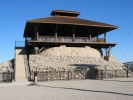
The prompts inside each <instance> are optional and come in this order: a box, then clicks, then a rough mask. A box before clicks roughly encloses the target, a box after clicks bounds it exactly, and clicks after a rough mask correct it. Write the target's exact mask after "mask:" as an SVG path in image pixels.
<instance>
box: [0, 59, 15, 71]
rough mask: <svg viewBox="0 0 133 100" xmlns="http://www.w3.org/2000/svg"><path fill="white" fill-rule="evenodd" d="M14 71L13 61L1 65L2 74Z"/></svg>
mask: <svg viewBox="0 0 133 100" xmlns="http://www.w3.org/2000/svg"><path fill="white" fill-rule="evenodd" d="M12 70H13V68H12V63H11V61H9V60H8V61H5V62H3V63H1V64H0V73H2V72H8V71H9V72H11V71H12Z"/></svg>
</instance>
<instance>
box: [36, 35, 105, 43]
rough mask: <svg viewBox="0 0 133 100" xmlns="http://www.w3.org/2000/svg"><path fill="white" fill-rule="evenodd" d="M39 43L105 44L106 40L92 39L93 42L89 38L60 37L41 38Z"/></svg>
mask: <svg viewBox="0 0 133 100" xmlns="http://www.w3.org/2000/svg"><path fill="white" fill-rule="evenodd" d="M38 41H50V42H52V41H59V42H105V39H104V38H92V39H91V41H90V40H89V38H88V37H75V39H74V40H73V37H60V36H58V37H57V39H56V38H55V37H54V36H39V37H38Z"/></svg>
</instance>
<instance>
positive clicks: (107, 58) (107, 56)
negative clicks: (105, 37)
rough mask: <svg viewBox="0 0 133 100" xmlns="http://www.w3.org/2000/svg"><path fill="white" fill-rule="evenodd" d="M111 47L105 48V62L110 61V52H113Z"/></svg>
mask: <svg viewBox="0 0 133 100" xmlns="http://www.w3.org/2000/svg"><path fill="white" fill-rule="evenodd" d="M111 48H112V47H111V46H110V47H108V48H104V50H105V52H106V56H105V57H104V59H105V60H107V61H109V57H110V51H111Z"/></svg>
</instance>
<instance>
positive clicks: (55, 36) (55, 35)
mask: <svg viewBox="0 0 133 100" xmlns="http://www.w3.org/2000/svg"><path fill="white" fill-rule="evenodd" d="M55 41H57V30H55Z"/></svg>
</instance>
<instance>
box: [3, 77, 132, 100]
mask: <svg viewBox="0 0 133 100" xmlns="http://www.w3.org/2000/svg"><path fill="white" fill-rule="evenodd" d="M6 84H7V83H6ZM12 84H14V85H12ZM0 100H133V77H132V78H114V79H104V80H73V81H52V82H38V83H36V84H35V83H29V84H20V85H19V83H18V84H17V83H8V84H7V85H5V86H3V85H1V83H0Z"/></svg>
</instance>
